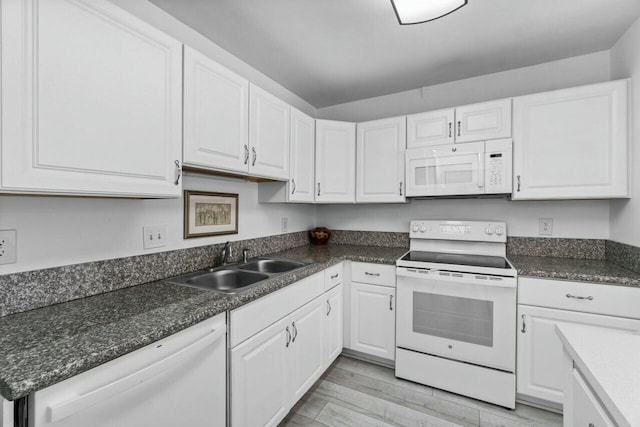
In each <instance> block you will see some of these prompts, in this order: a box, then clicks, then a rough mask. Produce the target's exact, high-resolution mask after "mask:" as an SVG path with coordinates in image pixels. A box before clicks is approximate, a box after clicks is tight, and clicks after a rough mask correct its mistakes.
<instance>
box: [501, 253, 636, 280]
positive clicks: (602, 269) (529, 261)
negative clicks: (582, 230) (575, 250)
mask: <svg viewBox="0 0 640 427" xmlns="http://www.w3.org/2000/svg"><path fill="white" fill-rule="evenodd" d="M508 258H509V261H511V263H512V264H513V266H514V267H516V269H517V270H518V276H519V277H538V278H547V279H561V280H572V281H577V282H594V283H601V284H609V285H618V286H637V287H640V274H638V273H635V272H633V271H631V270H627V269H626V268H622V267H620V266H618V265H616V264H614V263H612V262H609V261H605V260H592V259H572V258H555V257H539V256H523V255H518V256H515V255H511V256H509V257H508Z"/></svg>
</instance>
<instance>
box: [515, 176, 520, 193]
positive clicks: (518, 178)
mask: <svg viewBox="0 0 640 427" xmlns="http://www.w3.org/2000/svg"><path fill="white" fill-rule="evenodd" d="M516 179H517V180H518V191H520V175H518V176H517V177H516Z"/></svg>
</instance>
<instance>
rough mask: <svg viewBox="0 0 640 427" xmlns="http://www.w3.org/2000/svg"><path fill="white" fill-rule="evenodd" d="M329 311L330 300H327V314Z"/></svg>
mask: <svg viewBox="0 0 640 427" xmlns="http://www.w3.org/2000/svg"><path fill="white" fill-rule="evenodd" d="M329 313H331V301H329V300H327V316H328V315H329Z"/></svg>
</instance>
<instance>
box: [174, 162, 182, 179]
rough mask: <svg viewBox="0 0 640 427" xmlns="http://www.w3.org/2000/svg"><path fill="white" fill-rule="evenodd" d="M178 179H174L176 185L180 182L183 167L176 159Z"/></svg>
mask: <svg viewBox="0 0 640 427" xmlns="http://www.w3.org/2000/svg"><path fill="white" fill-rule="evenodd" d="M175 163H176V180H175V181H174V183H173V184H174V185H178V184H180V177H181V176H182V168H181V167H180V161H178V160H176V161H175Z"/></svg>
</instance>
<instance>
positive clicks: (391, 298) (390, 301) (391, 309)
mask: <svg viewBox="0 0 640 427" xmlns="http://www.w3.org/2000/svg"><path fill="white" fill-rule="evenodd" d="M389 310H390V311H393V295H389Z"/></svg>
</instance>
